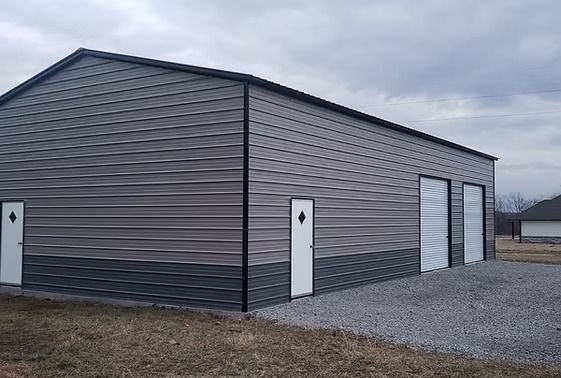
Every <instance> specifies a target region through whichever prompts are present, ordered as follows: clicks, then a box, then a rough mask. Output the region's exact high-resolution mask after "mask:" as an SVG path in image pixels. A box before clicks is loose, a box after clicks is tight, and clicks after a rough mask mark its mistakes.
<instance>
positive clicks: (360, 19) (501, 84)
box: [0, 0, 561, 194]
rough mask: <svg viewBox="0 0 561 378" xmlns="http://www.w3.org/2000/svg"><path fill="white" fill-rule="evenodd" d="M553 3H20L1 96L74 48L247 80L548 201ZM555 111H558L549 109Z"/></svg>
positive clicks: (5, 25) (555, 183)
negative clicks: (454, 156) (332, 105)
mask: <svg viewBox="0 0 561 378" xmlns="http://www.w3.org/2000/svg"><path fill="white" fill-rule="evenodd" d="M560 13H561V3H558V2H556V1H553V0H549V1H546V0H537V1H532V2H512V1H507V0H505V1H464V2H454V3H451V2H449V1H444V0H432V1H431V0H429V1H423V2H417V1H395V2H378V1H347V2H341V1H307V2H300V1H295V0H289V1H267V2H265V1H257V0H255V1H236V2H233V1H225V0H223V1H213V2H206V1H183V0H167V1H166V0H161V1H156V0H154V1H148V0H144V1H142V0H113V1H106V0H85V1H80V2H77V1H71V0H58V1H57V0H54V1H48V2H41V3H39V2H36V1H31V0H20V1H17V2H2V3H1V4H0V46H2V48H1V49H0V59H1V63H0V72H1V73H2V74H1V75H0V91H2V92H4V91H7V90H8V89H10V88H11V87H13V86H15V85H17V84H18V83H19V82H21V81H23V80H25V79H27V78H29V77H30V76H31V75H33V74H35V73H37V72H38V71H40V70H42V69H43V68H45V67H47V66H48V65H50V64H52V63H53V62H55V61H56V60H58V59H60V58H62V57H63V56H65V55H67V54H69V53H70V52H72V51H73V50H75V49H76V48H78V47H80V46H83V47H89V48H96V49H102V50H109V51H116V52H123V53H128V54H135V55H141V56H148V57H154V58H159V59H167V60H173V61H179V62H184V63H189V64H198V65H205V66H211V67H217V68H223V69H230V70H236V71H242V72H249V73H253V74H256V75H258V76H262V77H265V78H268V79H271V80H273V81H277V82H280V83H283V84H285V85H289V86H292V87H295V88H298V89H300V90H304V91H306V92H309V93H312V94H315V95H318V96H321V97H324V98H327V99H329V100H332V101H336V102H339V103H343V104H345V105H348V106H351V107H354V108H358V109H360V110H363V111H366V112H368V113H371V114H374V115H377V116H380V117H383V118H387V119H390V120H393V121H396V122H405V121H411V122H407V125H409V126H412V127H414V128H417V129H420V130H423V131H426V132H430V133H433V134H436V135H439V136H442V137H445V138H448V139H451V140H453V141H456V142H459V143H462V144H465V145H468V146H470V147H473V148H476V149H480V150H483V151H485V152H488V153H492V154H495V155H497V156H499V157H500V158H501V160H500V161H499V162H498V163H497V190H498V192H510V191H524V192H526V193H528V194H548V193H553V192H558V191H559V190H560V187H561V175H560V174H559V173H560V172H559V170H560V166H559V164H558V163H557V162H559V161H561V148H560V147H561V126H560V125H561V122H560V120H561V112H560V113H548V114H537V115H531V116H517V117H497V118H471V119H470V118H467V119H455V120H447V121H444V120H443V121H432V122H426V121H425V122H413V121H415V120H427V119H441V118H455V117H474V116H478V115H492V114H513V113H533V112H543V111H556V110H557V109H559V102H560V100H561V92H557V93H543V94H533V95H524V96H510V97H495V98H486V99H472V100H458V101H444V102H428V103H417V104H407V105H394V106H372V105H378V104H384V103H395V102H411V101H423V100H426V99H430V98H450V97H453V98H456V97H465V96H480V95H488V94H508V93H519V92H527V91H537V90H546V89H556V88H557V89H561V64H560V63H561V62H560V57H561V26H559V23H558V15H559V14H560ZM560 110H561V109H560Z"/></svg>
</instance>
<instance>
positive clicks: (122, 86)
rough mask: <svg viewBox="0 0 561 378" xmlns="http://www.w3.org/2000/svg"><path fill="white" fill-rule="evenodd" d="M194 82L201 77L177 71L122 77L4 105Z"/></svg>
mask: <svg viewBox="0 0 561 378" xmlns="http://www.w3.org/2000/svg"><path fill="white" fill-rule="evenodd" d="M195 80H201V76H199V75H191V74H187V73H185V72H177V71H167V72H163V73H161V72H154V73H151V74H149V75H145V76H140V77H132V78H130V77H123V78H119V79H117V80H109V81H98V82H95V83H90V84H86V85H75V86H74V87H73V88H65V89H60V90H51V91H50V92H43V93H41V94H34V95H33V94H30V95H27V94H26V93H23V94H22V95H21V96H18V97H17V98H13V99H11V100H10V102H9V104H6V109H12V108H15V107H21V106H28V105H42V104H46V103H55V102H58V101H67V100H72V99H81V98H89V97H93V96H103V95H110V94H115V93H117V94H118V93H122V92H126V91H129V90H132V91H134V90H137V89H143V88H150V87H158V86H161V85H166V84H171V85H173V84H176V83H182V82H183V83H185V82H190V81H195ZM213 81H214V79H213Z"/></svg>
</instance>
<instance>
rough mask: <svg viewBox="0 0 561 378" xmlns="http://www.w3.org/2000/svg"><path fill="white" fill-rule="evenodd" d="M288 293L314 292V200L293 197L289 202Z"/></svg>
mask: <svg viewBox="0 0 561 378" xmlns="http://www.w3.org/2000/svg"><path fill="white" fill-rule="evenodd" d="M291 217H292V218H291V235H290V269H291V270H290V273H291V274H290V277H291V285H290V295H291V297H292V298H297V297H303V296H306V295H311V294H313V292H314V201H313V200H310V199H293V200H292V203H291Z"/></svg>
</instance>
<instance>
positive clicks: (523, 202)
mask: <svg viewBox="0 0 561 378" xmlns="http://www.w3.org/2000/svg"><path fill="white" fill-rule="evenodd" d="M539 201H540V200H539V199H537V198H530V197H526V196H525V195H524V194H522V193H520V192H516V193H509V194H508V195H507V196H506V198H505V203H503V205H505V206H506V208H507V209H508V210H509V211H510V212H513V213H517V214H519V213H521V212H523V211H524V210H526V209H528V208H530V207H532V206H534V205H535V204H536V203H538V202H539Z"/></svg>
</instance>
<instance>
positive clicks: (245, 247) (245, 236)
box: [242, 81, 249, 312]
mask: <svg viewBox="0 0 561 378" xmlns="http://www.w3.org/2000/svg"><path fill="white" fill-rule="evenodd" d="M243 99H244V100H243V101H244V104H243V135H244V137H243V221H242V223H243V225H242V228H243V230H242V312H247V311H248V294H249V289H248V288H249V282H248V280H249V277H248V270H249V243H248V242H249V82H247V81H246V82H244V83H243Z"/></svg>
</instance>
